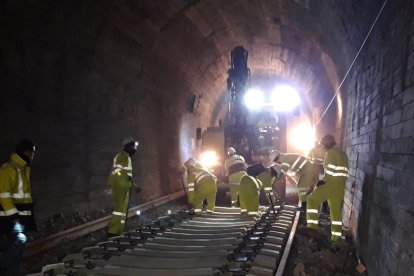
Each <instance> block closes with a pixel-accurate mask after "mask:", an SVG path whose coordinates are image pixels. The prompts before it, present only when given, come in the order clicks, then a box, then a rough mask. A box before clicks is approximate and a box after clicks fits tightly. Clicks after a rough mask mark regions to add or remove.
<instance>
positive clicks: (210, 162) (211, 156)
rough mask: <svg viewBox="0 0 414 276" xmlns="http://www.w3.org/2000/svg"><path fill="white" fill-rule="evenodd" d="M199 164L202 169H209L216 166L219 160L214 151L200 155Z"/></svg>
mask: <svg viewBox="0 0 414 276" xmlns="http://www.w3.org/2000/svg"><path fill="white" fill-rule="evenodd" d="M200 162H201V164H202V165H203V166H204V167H206V168H211V167H213V166H216V165H218V162H219V158H218V156H217V153H216V152H215V151H206V152H203V153H202V154H201V157H200Z"/></svg>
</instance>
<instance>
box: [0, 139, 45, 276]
mask: <svg viewBox="0 0 414 276" xmlns="http://www.w3.org/2000/svg"><path fill="white" fill-rule="evenodd" d="M35 149H36V146H35V144H34V143H33V142H32V141H30V140H27V139H24V140H21V141H20V142H18V143H17V145H16V147H15V151H14V153H12V155H11V156H10V160H9V161H8V162H7V163H5V164H3V166H2V167H1V168H0V239H1V238H3V236H4V235H6V236H7V241H6V244H5V245H4V246H2V247H4V252H1V253H0V274H1V275H3V274H2V273H4V275H13V276H17V275H20V273H21V264H22V262H23V249H24V246H25V244H26V241H27V237H26V235H25V230H26V231H36V230H37V228H36V223H35V220H34V214H33V199H32V195H31V187H30V164H31V162H32V160H33V156H34V153H35Z"/></svg>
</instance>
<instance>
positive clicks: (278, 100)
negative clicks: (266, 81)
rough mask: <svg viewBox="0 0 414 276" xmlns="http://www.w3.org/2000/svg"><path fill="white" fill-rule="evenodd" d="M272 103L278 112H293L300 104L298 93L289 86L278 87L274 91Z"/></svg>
mask: <svg viewBox="0 0 414 276" xmlns="http://www.w3.org/2000/svg"><path fill="white" fill-rule="evenodd" d="M270 101H271V103H272V106H273V108H274V109H275V110H277V111H291V110H293V109H294V108H295V107H297V106H298V105H299V103H300V99H299V95H298V92H297V91H296V89H295V88H293V87H292V86H289V85H280V86H277V87H276V88H275V89H274V90H273V91H272V94H271V97H270Z"/></svg>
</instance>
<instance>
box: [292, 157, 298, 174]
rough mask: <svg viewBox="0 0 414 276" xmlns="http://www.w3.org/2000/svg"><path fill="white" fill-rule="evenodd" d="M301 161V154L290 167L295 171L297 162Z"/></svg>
mask: <svg viewBox="0 0 414 276" xmlns="http://www.w3.org/2000/svg"><path fill="white" fill-rule="evenodd" d="M299 161H300V156H299V157H298V158H296V160H295V162H293V165H292V166H291V167H290V169H291V170H292V171H293V169H294V168H295V166H296V164H297V163H298V162H299Z"/></svg>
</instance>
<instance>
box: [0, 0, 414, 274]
mask: <svg viewBox="0 0 414 276" xmlns="http://www.w3.org/2000/svg"><path fill="white" fill-rule="evenodd" d="M413 14H414V3H413V2H412V1H403V0H396V1H382V0H366V1H363V2H361V1H356V0H347V1H345V0H341V1H328V0H327V1H317V2H316V1H309V0H286V1H276V0H263V1H261V0H260V1H259V0H230V1H218V0H208V1H207V0H168V1H145V0H142V1H141V0H136V1H132V0H119V1H109V0H104V1H99V2H97V1H48V0H34V1H7V0H4V1H1V2H0V22H1V24H0V31H1V42H0V72H1V74H0V79H1V82H0V91H1V96H2V97H1V101H0V122H1V129H2V130H1V132H0V158H1V161H2V162H4V161H6V160H7V159H8V156H9V154H10V153H11V151H12V149H13V147H14V144H15V143H16V141H18V140H19V139H21V138H24V137H26V138H30V139H33V140H34V141H35V142H36V145H37V152H36V156H35V159H34V162H33V164H32V176H31V182H32V193H33V197H34V199H35V202H36V205H35V212H36V219H37V221H38V224H40V225H41V224H42V223H43V222H46V221H47V220H49V219H50V218H52V217H54V216H56V215H60V216H62V215H63V216H64V215H66V214H72V213H83V212H87V211H91V210H101V209H105V208H108V207H110V205H108V204H110V197H109V195H108V194H107V193H106V192H105V190H106V188H107V176H108V173H109V170H110V168H111V165H112V158H113V156H114V154H115V153H116V152H117V151H119V150H120V149H121V145H120V144H121V141H122V138H123V137H125V136H133V137H135V138H136V139H138V141H139V142H140V146H139V149H138V152H137V154H136V155H135V156H134V157H133V167H134V171H135V172H136V174H135V175H134V181H135V182H136V183H139V185H140V186H141V187H142V192H141V193H140V194H138V195H137V196H136V199H135V200H136V202H137V203H140V204H143V203H145V202H149V201H151V200H154V199H157V198H160V197H162V196H165V195H169V194H172V193H174V192H177V191H180V190H182V184H181V178H180V177H181V176H180V168H181V166H182V164H183V162H184V161H185V160H186V159H188V158H189V157H190V156H192V155H194V154H196V153H197V151H198V141H197V135H196V129H197V128H201V129H205V128H207V127H209V126H214V125H218V124H219V122H220V120H221V119H222V118H223V117H224V116H225V112H226V102H225V101H224V100H223V99H224V98H225V97H226V96H225V95H226V89H227V88H226V79H227V70H228V69H229V62H230V51H231V50H232V49H233V48H234V47H235V46H238V45H243V47H244V48H246V49H247V50H248V51H249V60H248V66H249V68H250V71H251V80H252V83H256V84H259V85H263V86H266V85H267V86H271V85H274V84H275V83H276V82H278V81H286V82H290V83H294V84H295V85H296V86H297V87H299V91H300V92H299V93H300V97H301V105H300V121H301V122H307V123H309V124H311V125H313V126H315V128H316V136H317V137H319V138H320V137H321V136H323V135H324V134H327V133H331V134H333V135H334V136H335V137H336V139H337V141H338V144H339V146H340V147H341V148H342V149H343V150H344V151H346V152H347V154H348V156H349V168H350V171H349V178H348V181H347V185H346V192H345V198H344V205H343V223H344V225H346V226H347V227H348V228H349V229H350V230H351V232H352V238H353V240H354V242H355V244H356V245H357V248H358V252H359V254H360V255H361V257H363V258H364V260H365V264H366V266H367V269H368V271H369V273H370V274H371V275H410V273H413V263H414V257H413V252H414V237H413V233H414V225H413V221H414V219H413V216H414V215H413V214H414V213H413V212H414V206H413V202H414V196H413V195H414V188H413V187H414V185H413V183H412V178H413V171H414V170H413V164H414V157H413V156H414V147H413V145H414V143H413V135H414V17H413ZM191 99H193V101H191ZM194 99H195V100H194ZM189 103H191V104H189ZM295 120H297V118H296V117H295V118H293V117H292V118H291V119H287V122H286V123H287V124H288V125H290V124H291V123H292V124H293V123H294V122H295ZM288 139H289V137H288Z"/></svg>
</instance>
